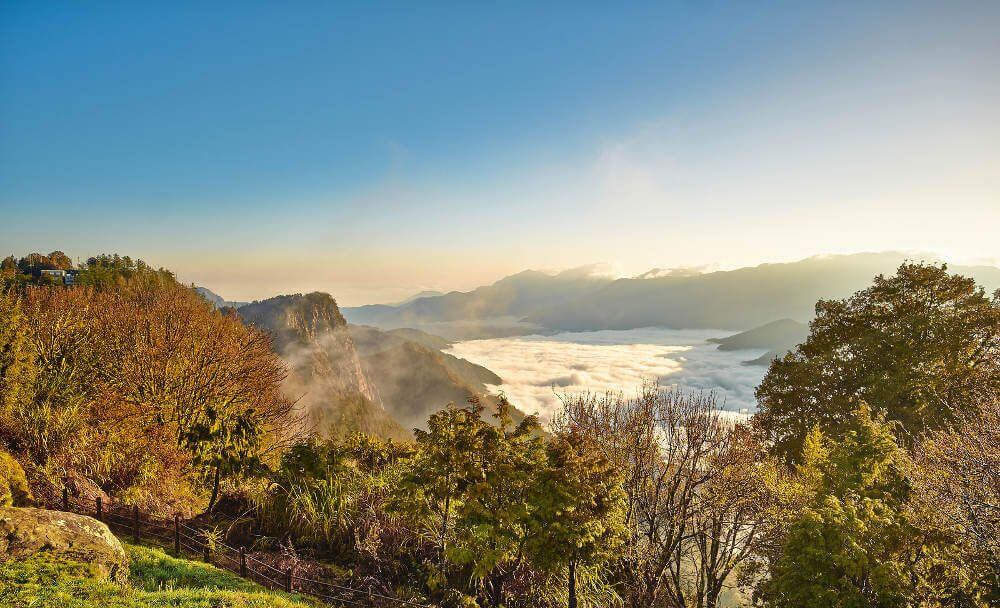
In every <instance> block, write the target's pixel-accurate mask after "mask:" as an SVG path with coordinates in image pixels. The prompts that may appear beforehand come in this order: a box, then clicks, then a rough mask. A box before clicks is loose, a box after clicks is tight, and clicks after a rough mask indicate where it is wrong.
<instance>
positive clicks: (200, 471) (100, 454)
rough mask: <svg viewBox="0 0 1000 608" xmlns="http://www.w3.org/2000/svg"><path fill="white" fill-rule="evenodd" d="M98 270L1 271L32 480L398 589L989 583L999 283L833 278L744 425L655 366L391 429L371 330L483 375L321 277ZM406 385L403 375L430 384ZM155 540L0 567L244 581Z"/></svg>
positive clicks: (516, 599) (939, 276)
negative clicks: (83, 565) (305, 389)
mask: <svg viewBox="0 0 1000 608" xmlns="http://www.w3.org/2000/svg"><path fill="white" fill-rule="evenodd" d="M49 257H50V258H51V257H55V256H49ZM85 271H86V272H92V273H93V276H95V277H99V280H97V281H94V282H93V283H92V284H91V283H88V284H86V285H85V286H72V285H70V286H66V285H58V284H45V283H37V282H33V281H34V279H32V280H28V281H21V280H20V279H17V278H16V277H15V280H14V281H12V283H11V286H10V288H9V289H8V290H7V291H5V292H4V293H3V295H2V297H0V321H2V322H0V397H2V401H0V442H2V444H3V445H2V446H0V447H2V448H3V449H4V450H6V451H7V452H9V453H10V454H11V455H12V456H13V457H14V459H15V460H17V462H18V463H19V464H20V465H21V467H22V468H23V469H24V471H25V472H26V475H25V478H26V481H27V482H28V483H29V485H30V490H31V492H32V493H33V495H34V496H35V497H36V498H37V499H40V500H43V501H49V502H51V501H52V500H53V499H54V498H57V497H58V496H59V493H60V491H61V490H63V489H65V491H66V492H67V493H71V494H72V495H74V496H76V495H82V496H86V497H101V498H102V499H103V501H104V504H106V505H113V506H115V507H117V508H121V507H123V506H131V505H136V506H139V507H141V508H142V509H143V510H144V511H147V512H150V513H152V514H154V515H155V514H158V515H160V516H162V517H166V518H169V517H170V516H171V515H172V514H173V513H176V512H182V513H183V512H187V513H197V512H201V515H200V517H199V525H200V526H201V527H203V528H206V529H209V528H213V527H214V528H215V530H216V531H215V532H213V533H212V534H213V535H217V536H219V537H220V538H222V539H223V540H224V542H227V543H228V544H231V545H234V546H235V545H240V546H247V545H249V544H251V543H252V544H253V546H254V550H255V551H259V552H260V554H261V555H262V559H269V558H270V559H282V560H288V562H289V563H290V564H292V567H293V568H294V567H299V566H302V565H303V562H304V561H310V560H311V563H308V564H306V565H307V566H309V567H310V569H309V570H308V571H309V572H310V575H315V576H322V577H323V579H324V581H325V582H326V583H330V584H337V585H343V586H346V587H350V588H352V589H359V590H364V592H365V593H367V592H369V591H370V592H372V593H376V594H380V595H382V596H385V597H388V598H390V599H389V600H387V602H389V603H391V602H394V601H396V600H398V599H399V598H404V599H412V600H415V601H417V602H420V603H432V604H435V605H438V606H440V607H441V608H487V607H490V608H501V607H503V608H529V607H530V608H580V607H582V606H588V607H597V606H600V607H602V608H604V607H614V608H625V607H627V608H676V607H677V606H681V605H682V606H686V607H690V608H717V607H718V606H719V603H720V602H721V601H723V598H727V597H728V598H734V597H742V598H745V599H747V598H749V601H752V602H753V603H754V605H757V606H762V607H764V608H841V607H843V608H867V607H872V608H952V607H956V606H959V607H962V608H966V607H968V608H986V607H988V606H995V605H998V604H1000V546H998V545H997V542H996V539H997V538H1000V517H998V516H997V514H998V511H997V508H996V505H998V504H1000V473H998V472H1000V447H998V446H1000V294H997V295H993V296H990V295H988V294H987V293H986V292H985V290H984V289H983V288H982V287H981V286H979V285H977V284H976V282H975V281H974V280H972V279H970V278H967V277H963V276H961V275H957V274H953V273H951V272H950V271H949V269H948V268H947V267H944V266H935V265H927V264H902V265H900V266H899V268H898V269H897V270H896V272H895V274H893V275H890V276H885V275H877V276H875V277H874V278H873V279H871V280H870V282H869V283H868V284H867V286H866V287H865V288H864V289H862V290H860V291H857V292H856V293H854V294H853V295H852V296H850V297H849V298H846V299H840V300H821V301H819V302H818V303H817V304H816V305H815V312H816V316H815V318H814V319H813V320H812V322H811V323H810V326H809V333H808V335H807V336H806V337H805V339H804V341H803V342H802V343H800V344H798V345H797V346H796V347H795V348H794V349H793V350H792V351H790V352H788V353H787V354H785V355H784V356H782V357H781V359H779V360H777V361H774V362H773V363H771V365H770V367H769V369H768V372H767V375H766V376H765V378H764V380H763V382H762V383H761V385H760V387H759V389H758V391H757V395H756V396H757V399H758V402H759V406H760V408H759V412H758V414H756V415H755V416H754V417H753V418H752V419H751V420H749V421H739V420H733V419H732V418H728V417H723V416H722V415H721V414H720V412H719V404H718V402H717V401H716V399H715V397H714V396H713V395H712V394H710V393H707V394H706V393H689V392H685V391H683V390H680V389H678V388H667V387H662V386H655V385H648V386H644V387H642V388H641V390H639V391H637V392H636V393H634V394H633V395H631V396H629V395H623V394H616V393H606V394H601V395H576V396H570V397H569V398H567V399H566V400H564V402H563V403H562V408H561V410H560V411H558V412H556V414H555V415H554V418H553V419H552V420H551V422H550V423H549V424H548V425H546V426H543V425H542V424H541V423H540V422H539V421H538V420H537V419H536V418H534V417H530V416H529V417H523V416H519V415H518V413H517V411H516V410H515V408H514V407H513V405H512V404H510V403H508V402H507V401H506V400H505V399H503V398H498V399H496V400H485V399H482V398H479V397H477V396H475V395H474V396H473V398H471V399H470V400H469V402H468V403H466V404H464V405H463V404H451V405H446V404H441V407H440V409H438V410H437V411H434V412H432V413H430V415H429V416H428V417H427V419H426V422H425V424H424V425H422V426H421V427H420V428H417V429H416V430H415V431H414V432H413V436H412V440H407V441H393V440H387V439H384V438H380V437H378V436H376V434H375V433H376V432H378V431H379V430H378V429H372V428H364V429H361V430H363V431H366V432H363V433H351V432H350V431H351V430H356V429H357V428H358V427H357V424H358V421H363V420H372V418H370V417H369V414H370V413H371V412H381V415H382V416H383V418H382V419H385V420H391V417H390V416H389V414H388V413H387V411H386V409H385V408H384V407H383V404H384V403H385V396H383V395H380V393H381V391H380V390H378V387H377V386H376V384H375V383H372V382H370V378H369V372H370V371H371V370H372V369H374V365H371V361H376V362H377V358H378V357H380V356H383V355H385V356H386V363H385V364H384V365H383V368H384V369H383V370H382V372H385V373H386V375H387V377H392V376H389V375H388V374H389V372H390V371H393V368H394V367H395V366H396V365H405V364H408V363H410V362H412V361H418V360H420V358H421V357H422V358H423V359H424V360H425V361H426V365H427V366H426V367H424V368H422V369H421V372H420V373H421V374H428V377H434V374H436V373H438V372H440V373H444V374H446V376H447V377H448V378H451V379H452V380H453V381H454V382H455V385H456V386H461V385H462V384H463V383H464V384H466V385H467V386H469V387H470V388H472V385H473V384H475V383H476V382H482V381H484V380H486V379H489V377H488V375H486V372H484V371H483V370H481V369H476V368H475V367H473V366H470V365H466V364H463V363H460V362H456V361H452V360H450V359H448V358H446V357H443V356H442V355H443V354H444V353H441V352H440V351H438V350H433V349H431V348H429V347H428V346H427V345H426V344H421V343H418V342H416V341H414V340H410V339H409V338H408V337H407V336H406V334H403V335H400V334H399V333H395V334H385V335H384V336H383V335H382V334H381V333H380V332H378V330H374V331H370V330H352V329H351V328H350V327H349V326H348V325H347V324H346V322H345V319H344V318H343V317H342V316H341V315H340V313H339V311H338V309H337V307H336V303H335V302H334V301H333V299H332V297H330V296H329V295H326V294H309V295H306V296H301V295H300V296H286V297H282V298H279V299H276V300H274V301H266V302H263V303H257V304H255V305H251V307H250V308H249V310H247V311H245V312H243V311H242V310H241V312H243V314H244V315H246V318H247V320H248V322H250V325H249V326H248V325H246V324H244V323H243V322H242V321H241V320H240V319H239V318H238V317H237V316H236V315H235V314H234V313H233V312H232V311H231V310H229V311H220V310H218V309H216V308H214V307H213V306H211V304H210V303H208V302H207V301H205V300H204V299H203V298H202V297H200V296H199V295H198V294H197V293H196V292H195V291H194V290H193V289H191V288H188V287H185V286H182V285H179V284H177V283H176V281H174V280H173V279H172V276H171V275H170V274H169V273H168V272H166V271H154V270H151V269H149V268H148V267H146V266H145V265H142V266H140V265H139V264H137V263H135V262H130V263H128V264H125V263H124V259H123V258H108V259H106V260H105V261H104V262H101V261H100V260H97V261H95V262H94V263H93V264H92V265H88V268H86V269H85ZM81 274H82V273H81ZM32 276H33V275H32ZM34 278H38V279H42V277H34ZM675 278H676V277H675ZM649 280H655V279H649ZM244 308H247V307H244ZM269 336H270V338H269ZM354 336H358V344H362V343H363V349H364V350H365V352H367V356H368V357H371V358H372V359H371V361H369V364H366V363H365V361H364V357H363V356H362V355H361V354H360V353H359V347H358V345H357V344H356V343H355V339H354ZM410 336H411V337H414V338H418V337H420V335H419V334H410ZM362 338H363V340H362ZM272 339H273V342H272V341H271V340H272ZM400 340H402V341H400ZM425 341H426V340H425ZM431 343H432V344H433V341H431ZM400 349H402V351H401V352H406V353H409V354H408V355H407V358H406V359H405V360H404V361H397V360H396V357H395V355H394V354H393V353H395V352H397V351H400ZM276 351H277V352H276ZM286 374H287V377H289V378H294V379H295V381H297V382H310V383H311V387H315V389H316V390H314V391H313V392H309V393H306V394H309V395H310V396H311V397H312V398H314V399H316V401H312V402H307V401H304V400H300V401H299V403H300V404H303V403H304V404H307V405H309V406H316V407H318V408H320V410H319V411H321V412H323V413H330V414H331V415H330V417H329V418H328V419H327V422H329V425H328V428H327V429H325V430H324V432H323V433H316V432H313V431H314V430H315V429H313V428H311V427H310V426H309V425H303V424H300V422H301V421H300V420H298V419H297V418H296V417H295V415H294V414H295V412H296V410H295V408H294V404H293V403H292V401H291V400H290V399H289V394H288V392H287V390H288V385H287V384H286ZM372 375H373V376H376V377H381V372H380V373H379V374H372ZM459 380H460V381H461V382H459ZM379 382H384V379H380V380H379ZM399 385H400V388H399V390H398V391H394V395H396V394H398V395H399V398H401V399H404V398H406V397H407V395H408V392H410V393H413V394H414V395H417V396H422V397H421V398H426V399H432V398H439V397H441V395H438V394H437V393H435V392H434V391H433V390H431V388H433V387H427V390H424V388H423V387H421V386H420V385H419V383H414V382H412V381H411V380H401V381H400V382H399ZM435 390H436V389H435ZM387 392H388V391H387ZM395 398H396V397H395V396H394V397H393V399H395ZM328 405H329V407H327V406H328ZM418 405H419V403H418ZM411 415H412V416H414V417H416V416H417V411H416V410H414V411H413V413H412V414H411ZM352 425H354V426H352ZM7 469H8V470H11V469H12V470H14V471H17V468H16V467H7ZM8 477H9V478H16V479H17V482H16V485H18V486H19V487H20V486H21V485H23V484H22V481H21V478H20V476H19V475H8ZM8 486H9V487H13V486H12V485H11V484H9V483H8ZM303 556H308V557H309V560H302V557H303ZM147 561H148V560H146V558H143V557H140V559H139V562H140V564H146V563H147ZM316 562H319V563H316ZM157 563H158V564H160V565H159V566H156V568H153V567H152V566H148V565H140V567H139V569H138V570H137V571H136V572H135V574H134V575H133V576H134V578H133V580H132V582H131V583H130V585H129V586H127V587H124V588H122V587H118V588H112V587H108V586H100V585H98V586H94V585H95V584H94V583H90V582H86V581H85V580H83V581H81V580H79V577H77V576H76V573H73V572H69V573H67V572H63V571H61V570H59V568H61V566H58V565H55V566H53V565H51V564H45V563H41V562H35V561H31V560H28V561H25V562H23V563H9V562H8V563H5V564H4V565H3V568H4V571H3V573H2V574H3V576H2V577H0V580H4V581H5V582H6V581H8V580H12V581H14V583H13V584H9V585H7V587H6V588H5V590H4V593H7V594H8V595H10V596H11V597H13V598H15V599H17V601H21V599H20V598H23V597H25V596H26V594H27V597H31V596H30V594H31V593H37V591H38V590H39V589H40V588H41V589H46V590H47V591H46V593H49V592H50V591H51V593H50V596H51V598H55V599H51V601H49V602H48V603H49V604H50V605H52V604H53V603H55V605H60V604H58V602H69V603H67V604H66V605H69V606H74V605H81V604H79V602H81V601H87V600H88V598H91V599H93V601H94V602H102V603H103V604H104V605H111V606H115V605H119V606H132V605H142V604H143V603H145V604H154V605H155V604H156V603H160V602H161V601H162V602H163V603H167V604H169V603H171V602H174V603H175V604H178V605H185V604H183V603H180V602H183V601H187V600H188V599H191V600H192V601H195V602H201V604H197V603H196V604H195V605H204V606H216V605H233V604H234V605H244V604H240V603H238V602H243V603H245V604H246V605H255V604H253V603H252V602H256V601H258V600H257V599H256V598H253V597H244V596H241V595H239V594H241V593H249V592H255V590H253V589H246V588H239V589H236V588H232V587H231V586H230V584H229V583H219V584H220V585H222V586H224V587H225V588H224V589H223V590H221V591H210V590H205V589H203V588H196V589H185V590H180V589H177V590H176V591H173V590H171V589H169V588H167V587H163V588H161V587H160V586H159V585H160V584H161V583H160V582H159V581H161V580H163V579H164V578H167V579H170V578H171V577H172V578H173V579H174V580H176V581H177V582H176V585H178V587H179V586H181V585H188V584H190V585H191V586H192V587H196V586H197V585H198V584H200V583H197V580H198V579H199V577H201V576H202V575H201V574H187V573H186V572H187V570H186V567H185V566H184V565H183V564H173V565H171V564H170V563H167V562H163V561H162V560H160V561H158V562H157ZM74 567H76V566H74ZM151 569H156V570H158V571H162V570H167V571H170V572H175V571H177V570H178V569H179V570H180V572H177V573H176V574H168V575H166V576H163V575H156V576H149V577H147V576H146V575H144V574H143V573H144V572H150V571H151ZM209 578H212V577H209ZM53 581H55V582H53ZM234 584H235V583H234ZM33 590H34V591H33ZM53 590H54V591H53ZM170 593H175V594H177V595H175V596H171V595H169V594H170ZM157 594H167V595H157ZM212 594H216V595H212ZM219 594H237V595H232V596H225V595H219ZM278 597H279V598H281V596H278ZM262 601H264V602H268V604H267V605H275V604H277V605H280V603H281V601H285V598H281V599H272V598H266V599H264V600H262ZM288 601H292V600H288ZM72 602H77V604H73V603H72ZM247 602H249V603H247ZM36 603H37V602H36ZM396 603H398V601H397V602H396Z"/></svg>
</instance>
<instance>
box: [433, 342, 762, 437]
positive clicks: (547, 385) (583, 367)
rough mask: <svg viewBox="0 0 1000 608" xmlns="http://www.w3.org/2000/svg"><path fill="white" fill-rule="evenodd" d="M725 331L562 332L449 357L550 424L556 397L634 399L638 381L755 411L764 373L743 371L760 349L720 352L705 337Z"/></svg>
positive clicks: (469, 348) (460, 347)
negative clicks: (474, 366)
mask: <svg viewBox="0 0 1000 608" xmlns="http://www.w3.org/2000/svg"><path fill="white" fill-rule="evenodd" d="M732 333H733V332H727V331H706V330H675V329H662V328H642V329H631V330H625V331H613V330H603V331H591V332H564V333H558V334H554V335H547V336H518V337H508V338H492V339H485V340H467V341H463V342H456V343H455V344H453V345H452V346H451V349H450V350H449V351H447V352H450V353H451V354H453V355H455V356H457V357H462V358H463V359H467V360H469V361H472V362H473V363H478V364H480V365H483V366H485V367H487V368H489V369H491V370H493V371H494V372H496V373H497V375H499V376H500V377H501V378H502V379H503V384H502V385H500V386H496V387H490V388H491V389H492V390H494V391H500V390H502V391H503V392H504V394H506V395H507V398H508V399H510V401H511V402H512V403H514V404H515V405H516V406H517V407H518V408H519V409H521V410H522V411H525V412H529V413H538V414H539V415H540V416H541V417H542V418H543V419H548V418H549V417H550V416H551V414H552V413H553V412H554V411H556V410H557V409H558V408H559V406H560V397H562V396H572V395H574V394H579V393H585V392H591V393H604V392H605V391H608V390H610V391H623V392H625V393H626V394H635V393H636V392H637V391H638V389H639V387H640V386H641V385H642V383H643V382H644V381H650V380H652V381H656V382H659V383H660V384H663V385H668V386H669V385H676V386H678V387H681V388H683V389H688V390H694V391H715V393H716V395H717V396H718V399H719V404H720V408H721V409H724V410H729V411H733V412H739V411H740V410H742V409H744V408H746V409H748V410H749V411H751V412H752V411H754V409H755V401H754V397H753V391H754V387H755V386H757V384H759V383H760V380H761V378H763V376H764V372H765V371H766V370H767V368H765V367H762V366H750V365H743V361H746V360H748V359H754V358H756V357H758V356H760V355H762V354H763V353H764V352H765V351H763V350H755V349H748V350H739V351H720V350H718V349H717V348H716V346H717V345H715V344H712V343H709V342H706V340H708V338H717V337H724V336H727V335H731V334H732Z"/></svg>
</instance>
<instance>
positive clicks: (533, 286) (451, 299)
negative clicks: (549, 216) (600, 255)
mask: <svg viewBox="0 0 1000 608" xmlns="http://www.w3.org/2000/svg"><path fill="white" fill-rule="evenodd" d="M611 282H612V279H610V278H607V277H597V276H594V275H593V274H592V273H591V269H590V268H578V269H573V270H567V271H565V272H560V273H558V274H548V273H545V272H540V271H537V270H525V271H524V272H519V273H518V274H515V275H511V276H509V277H506V278H503V279H500V280H499V281H497V282H496V283H493V284H492V285H487V286H485V287H478V288H476V289H474V290H472V291H468V292H460V291H453V292H451V293H447V294H444V295H439V296H425V297H418V298H416V299H413V300H411V301H409V302H406V303H404V304H402V305H398V306H392V305H388V304H370V305H367V306H357V307H352V308H344V316H346V317H347V319H348V320H350V322H351V323H355V324H358V325H375V326H378V327H415V326H420V325H425V324H428V323H445V322H456V321H461V322H469V321H488V320H497V319H510V320H513V321H515V322H516V321H517V320H518V319H520V318H521V317H524V316H525V315H529V314H531V313H533V312H535V311H538V310H544V309H546V308H549V307H552V306H558V305H561V304H563V303H565V302H568V301H572V300H575V299H577V298H580V297H583V296H585V295H586V294H589V293H592V292H594V291H596V290H598V289H600V288H602V287H605V286H607V285H608V284H610V283H611Z"/></svg>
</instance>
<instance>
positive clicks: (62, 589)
mask: <svg viewBox="0 0 1000 608" xmlns="http://www.w3.org/2000/svg"><path fill="white" fill-rule="evenodd" d="M125 549H126V553H127V554H128V557H129V564H130V575H129V580H128V582H127V583H126V584H124V585H119V584H116V583H113V582H110V581H108V580H101V579H97V578H94V577H92V576H91V572H90V568H89V566H88V565H87V564H81V563H76V562H71V561H61V560H58V559H53V558H51V557H48V556H46V555H45V554H38V555H36V556H35V557H33V558H29V559H26V560H23V561H3V560H0V606H5V607H6V608H33V607H36V606H45V607H46V608H147V607H149V606H172V607H174V608H218V607H221V606H225V607H226V608H317V607H318V606H320V604H319V603H318V602H314V601H312V600H309V599H307V598H304V597H301V596H294V595H289V594H285V593H282V592H277V591H270V590H268V589H265V588H264V587H261V586H259V585H256V584H254V583H252V582H250V581H247V580H245V579H242V578H239V577H238V576H236V575H234V574H231V573H229V572H226V571H224V570H220V569H218V568H215V567H213V566H209V565H207V564H202V563H199V562H193V561H188V560H184V559H178V558H174V557H171V556H169V555H167V554H166V553H164V552H163V551H161V550H159V549H154V548H150V547H144V546H137V545H125Z"/></svg>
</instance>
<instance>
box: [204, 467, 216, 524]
mask: <svg viewBox="0 0 1000 608" xmlns="http://www.w3.org/2000/svg"><path fill="white" fill-rule="evenodd" d="M218 499H219V467H215V480H214V481H213V482H212V498H210V499H209V501H208V508H207V509H205V512H206V513H209V512H211V511H212V509H214V508H215V501H217V500H218Z"/></svg>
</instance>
